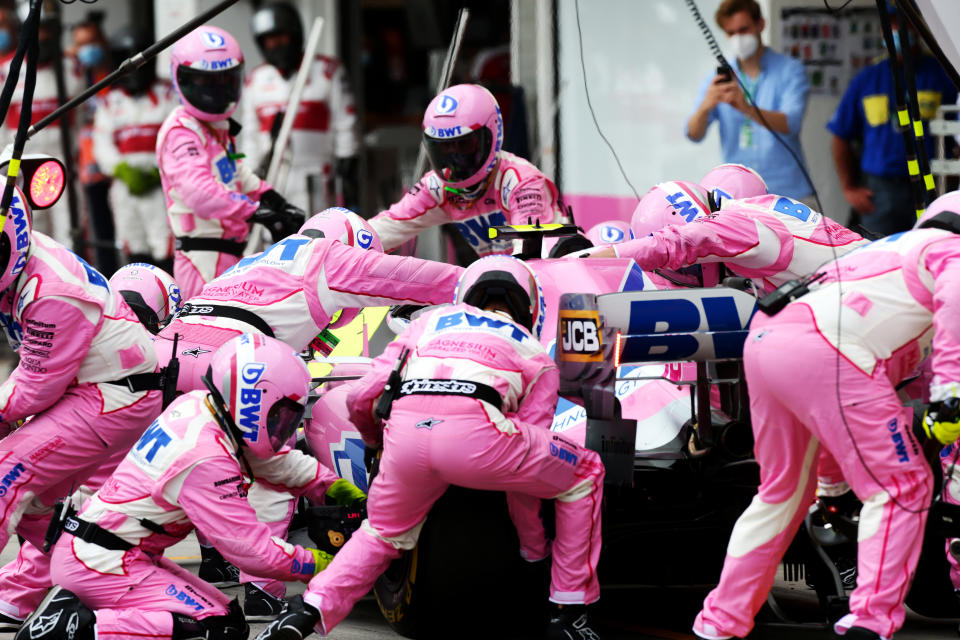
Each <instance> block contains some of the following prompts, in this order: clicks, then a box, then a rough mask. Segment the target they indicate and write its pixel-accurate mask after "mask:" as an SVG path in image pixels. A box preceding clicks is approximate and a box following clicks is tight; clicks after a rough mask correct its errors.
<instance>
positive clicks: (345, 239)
mask: <svg viewBox="0 0 960 640" xmlns="http://www.w3.org/2000/svg"><path fill="white" fill-rule="evenodd" d="M297 233H299V234H300V235H302V236H307V237H310V238H328V239H330V240H339V241H340V242H342V243H343V244H345V245H347V246H348V247H356V248H357V249H364V250H366V251H376V252H378V253H383V243H381V242H380V236H379V235H377V232H376V231H374V230H373V227H372V226H370V223H369V222H367V221H366V220H364V219H363V218H361V217H360V216H359V215H357V214H356V213H354V212H353V211H351V210H350V209H345V208H344V207H330V208H329V209H324V210H323V211H321V212H320V213H318V214H315V215H313V216H311V217H310V219H309V220H307V221H306V222H304V223H303V226H302V227H300V231H298V232H297ZM338 313H339V315H335V316H334V320H333V322H331V323H330V324H329V325H328V326H327V328H328V329H339V328H340V327H345V326H346V325H348V324H349V323H350V322H351V321H352V320H353V319H354V318H356V317H357V314H359V313H360V309H340V311H339V312H338Z"/></svg>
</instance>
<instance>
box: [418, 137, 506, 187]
mask: <svg viewBox="0 0 960 640" xmlns="http://www.w3.org/2000/svg"><path fill="white" fill-rule="evenodd" d="M423 146H424V147H425V148H426V150H427V157H428V158H429V159H430V166H431V167H433V170H434V171H435V172H436V173H437V175H438V176H440V178H441V179H442V180H443V181H444V182H462V181H463V180H466V179H468V178H470V177H472V176H474V175H476V174H477V173H479V172H480V170H481V169H482V168H483V165H484V163H485V162H486V161H487V156H489V155H490V149H491V148H492V147H493V134H491V133H490V129H488V128H487V127H480V128H479V129H477V130H476V131H471V132H470V133H468V134H467V135H465V136H458V137H456V138H434V137H432V136H428V135H427V134H426V133H424V134H423Z"/></svg>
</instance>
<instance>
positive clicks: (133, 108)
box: [93, 80, 177, 260]
mask: <svg viewBox="0 0 960 640" xmlns="http://www.w3.org/2000/svg"><path fill="white" fill-rule="evenodd" d="M176 105H177V98H176V94H175V93H174V91H173V87H171V86H170V83H169V82H165V81H162V80H157V81H156V82H154V83H153V85H152V86H151V87H150V89H148V90H147V91H146V93H143V94H141V95H138V96H133V95H130V94H129V93H128V92H127V91H126V90H125V89H122V88H120V87H116V88H113V89H110V90H109V91H108V92H107V94H106V95H105V96H103V97H102V99H101V100H100V103H99V104H98V105H97V108H96V111H94V129H93V151H94V154H95V156H96V159H97V164H98V165H99V166H100V170H101V171H103V172H104V173H105V174H107V175H109V176H112V175H113V173H114V170H115V169H116V168H117V165H119V164H120V163H121V162H125V163H127V164H129V165H130V166H132V167H135V168H137V169H144V170H150V169H156V168H157V153H156V148H157V134H158V133H159V131H160V126H161V125H162V124H163V122H164V119H165V118H166V117H167V115H168V114H169V113H170V112H171V111H172V110H173V109H174V108H175V107H176ZM165 204H166V203H165V202H164V191H163V190H161V189H153V190H152V191H149V192H147V193H142V194H136V195H135V194H132V193H130V189H129V188H128V187H127V185H126V184H124V183H123V181H122V180H119V179H115V180H113V183H112V184H111V185H110V208H111V209H112V211H113V219H114V222H115V224H116V229H117V240H118V241H119V242H120V243H121V245H122V246H123V250H124V252H125V254H126V255H128V256H129V255H131V254H133V255H139V256H144V255H149V256H151V257H152V258H153V259H154V260H165V259H167V258H168V257H169V256H170V254H171V252H172V251H173V247H172V244H173V239H172V236H171V235H170V225H169V224H168V223H167V220H166V218H165V217H164V216H162V215H160V214H159V213H157V212H158V211H161V210H162V209H163V207H164V206H165Z"/></svg>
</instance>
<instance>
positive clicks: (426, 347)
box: [304, 305, 604, 633]
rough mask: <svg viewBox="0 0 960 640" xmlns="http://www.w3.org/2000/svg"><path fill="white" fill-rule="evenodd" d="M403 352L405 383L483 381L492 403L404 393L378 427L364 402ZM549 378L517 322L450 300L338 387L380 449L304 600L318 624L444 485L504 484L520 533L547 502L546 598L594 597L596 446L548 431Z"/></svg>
mask: <svg viewBox="0 0 960 640" xmlns="http://www.w3.org/2000/svg"><path fill="white" fill-rule="evenodd" d="M403 348H408V349H410V350H411V353H410V356H409V359H408V360H407V363H406V366H405V368H404V372H403V375H404V379H405V380H406V381H407V382H405V383H404V385H403V387H404V388H405V387H407V386H408V385H410V384H416V383H413V382H410V381H412V380H421V381H423V382H422V384H424V385H426V386H429V385H431V384H432V385H437V386H442V387H443V388H444V389H449V388H450V386H449V385H454V386H459V387H460V388H465V389H466V391H469V389H470V388H472V387H475V385H476V384H482V385H487V386H489V387H493V389H494V390H495V391H496V393H498V394H499V395H500V397H501V398H502V402H503V405H502V410H500V409H498V408H497V407H496V406H494V405H493V404H491V403H489V402H488V401H486V400H481V399H478V398H476V397H470V396H464V395H460V396H459V397H458V396H457V395H456V393H455V392H453V391H441V393H448V394H449V395H430V396H422V397H418V396H416V395H411V396H402V397H400V399H398V400H396V401H395V402H394V403H393V409H392V414H391V416H390V418H389V419H388V420H387V423H386V425H384V426H382V427H381V426H380V425H379V424H378V422H377V421H376V418H375V417H374V414H373V409H374V407H375V405H376V403H377V401H378V398H379V396H380V395H381V393H382V392H383V388H384V384H385V383H386V381H387V378H388V376H389V374H390V371H391V370H392V369H393V367H394V365H395V363H396V361H397V358H398V356H399V354H400V352H401V349H403ZM451 380H452V381H454V382H453V383H450V382H449V381H451ZM431 381H432V382H431ZM557 384H558V376H557V369H556V366H555V365H554V363H553V360H552V359H551V358H550V357H549V355H547V353H546V352H545V351H544V350H543V347H542V346H541V345H540V343H539V342H538V341H537V340H536V339H535V338H533V337H532V336H531V335H530V334H529V333H528V332H527V331H526V330H525V329H523V328H521V327H520V326H519V325H517V324H515V323H513V322H512V321H510V320H509V319H505V317H504V316H502V315H500V314H496V313H491V312H486V311H480V310H479V309H476V308H474V307H471V306H469V305H454V306H448V307H443V308H440V309H437V310H435V311H432V312H429V313H427V314H424V315H423V316H421V317H420V318H418V319H416V320H415V321H414V322H413V323H411V324H410V326H409V327H408V328H407V330H406V331H405V332H404V333H402V334H401V335H400V336H399V337H398V338H397V340H395V341H394V342H392V343H390V345H389V346H388V347H387V349H386V350H385V351H384V353H383V354H382V355H380V356H379V357H378V358H376V359H375V360H374V362H373V368H372V370H371V372H370V373H369V374H368V375H367V376H365V377H363V378H361V379H360V380H357V381H355V382H353V383H350V384H349V385H348V387H349V392H348V397H347V406H348V407H350V416H351V420H352V421H353V423H354V424H355V425H356V427H357V429H359V430H360V433H361V435H362V436H363V438H364V441H365V442H367V444H376V443H379V441H380V439H381V437H382V439H383V446H384V448H383V457H382V458H381V461H380V474H379V475H378V476H377V477H376V479H375V480H374V482H373V485H372V487H371V489H370V493H369V497H368V500H367V512H368V514H369V517H368V519H367V520H364V522H363V524H362V525H361V527H360V529H359V530H358V531H357V532H356V533H355V534H354V535H353V536H352V537H351V538H350V540H348V541H347V543H346V544H345V545H344V546H343V548H342V549H340V551H339V553H337V555H336V556H334V559H333V561H332V562H331V563H330V565H329V566H328V567H327V569H326V570H324V571H323V572H322V573H320V574H317V576H316V577H315V578H314V579H313V580H311V581H310V585H309V587H308V590H307V593H306V594H305V596H304V600H305V601H306V602H308V603H309V604H311V605H313V606H314V607H316V608H317V609H318V610H319V611H320V612H321V614H322V617H323V618H322V621H321V622H320V623H319V624H318V627H317V631H320V632H322V633H327V632H329V631H330V630H331V629H332V628H333V627H335V626H336V625H337V624H338V623H339V622H340V621H341V620H342V619H343V618H344V616H346V614H347V613H348V612H349V610H350V608H351V607H352V606H353V604H354V603H355V602H356V601H357V600H358V599H359V598H360V597H362V596H363V595H364V594H366V593H367V592H368V591H369V590H370V588H371V586H373V583H374V581H375V580H376V578H377V576H379V575H380V574H381V573H382V572H383V571H384V570H385V569H386V567H387V565H388V564H389V562H390V561H391V560H393V559H394V558H397V557H399V556H400V554H401V552H402V551H403V550H405V549H412V548H413V547H414V545H415V544H416V542H417V536H418V535H419V532H420V528H421V526H422V525H423V522H424V519H425V518H426V517H427V513H428V512H429V511H430V508H431V506H432V505H433V503H434V502H435V501H436V500H437V499H438V498H439V497H440V496H441V495H443V493H444V492H445V491H446V490H447V487H448V486H449V485H451V484H455V485H459V486H464V487H469V488H474V489H482V490H488V491H506V492H507V501H508V504H509V506H510V513H511V517H512V518H513V520H514V523H515V524H516V525H517V529H518V533H519V534H520V539H521V541H524V540H525V539H528V538H529V536H527V535H525V531H526V530H527V529H528V527H530V526H532V527H533V528H534V529H535V530H536V531H537V532H540V531H542V529H541V525H540V523H539V518H538V515H537V514H538V507H539V499H540V498H556V521H557V534H556V540H555V542H554V543H553V575H552V582H551V588H550V599H551V600H552V601H554V602H558V603H562V604H575V603H589V602H593V601H594V600H596V599H597V598H599V596H600V590H599V585H598V582H597V575H596V566H597V560H598V559H599V555H600V502H601V498H602V494H603V476H604V471H603V465H602V464H601V462H600V458H599V456H598V455H597V454H596V453H595V452H593V451H590V450H588V449H583V448H581V447H579V446H577V445H576V444H573V443H571V442H569V441H567V440H566V439H564V438H562V437H561V436H559V435H557V434H554V433H552V432H551V431H550V430H549V429H550V424H551V423H552V421H553V414H554V408H555V406H556V402H557ZM435 391H436V389H435ZM381 429H382V430H381ZM524 546H525V545H524V543H523V542H521V547H522V548H523V547H524ZM524 551H525V552H526V553H525V554H524V555H525V557H527V559H528V560H538V559H540V558H543V557H545V556H546V555H547V553H548V552H547V550H546V549H545V548H544V547H543V545H542V543H541V545H540V547H539V548H536V549H531V548H529V547H528V548H526V549H524Z"/></svg>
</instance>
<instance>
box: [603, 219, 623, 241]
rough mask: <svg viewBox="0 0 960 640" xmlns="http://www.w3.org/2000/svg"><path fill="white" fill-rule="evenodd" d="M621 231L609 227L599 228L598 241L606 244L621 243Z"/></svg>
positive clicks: (617, 228)
mask: <svg viewBox="0 0 960 640" xmlns="http://www.w3.org/2000/svg"><path fill="white" fill-rule="evenodd" d="M623 237H624V233H623V229H621V228H619V227H615V226H613V225H612V224H611V225H604V226H602V227H600V239H601V240H603V241H604V242H606V243H607V244H615V243H617V242H623Z"/></svg>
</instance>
